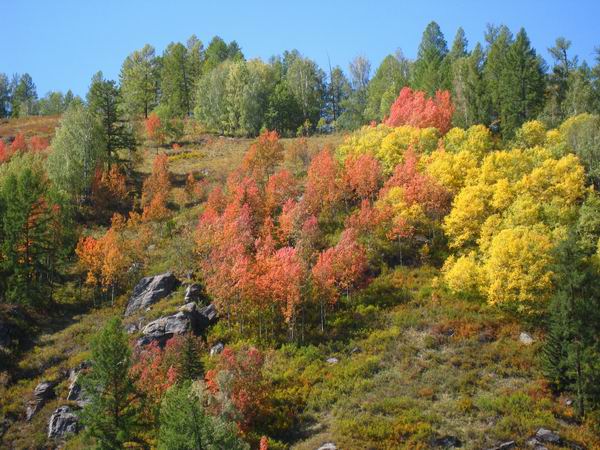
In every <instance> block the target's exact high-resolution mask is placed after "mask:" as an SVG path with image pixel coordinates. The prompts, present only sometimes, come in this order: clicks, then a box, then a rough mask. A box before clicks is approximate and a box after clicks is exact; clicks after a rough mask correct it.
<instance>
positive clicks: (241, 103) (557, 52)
mask: <svg viewBox="0 0 600 450" xmlns="http://www.w3.org/2000/svg"><path fill="white" fill-rule="evenodd" d="M570 47H571V42H570V41H569V40H567V39H565V38H562V37H560V38H558V39H557V40H556V42H555V45H554V46H553V47H551V48H549V49H548V51H549V53H550V56H551V58H552V62H551V65H550V66H549V65H548V64H547V63H546V62H545V61H544V59H543V58H542V57H541V55H540V54H539V53H538V52H536V50H535V49H534V48H533V47H532V46H531V43H530V41H529V38H528V36H527V33H526V31H525V30H524V29H521V30H520V31H518V33H517V34H516V35H514V34H513V33H512V32H511V31H510V30H509V29H508V28H507V27H506V26H488V28H487V29H486V31H485V33H484V41H483V43H479V42H478V43H476V44H475V45H474V46H472V48H470V46H469V44H468V42H467V39H466V36H465V33H464V31H463V29H462V28H459V29H458V31H457V33H456V36H455V38H454V40H453V42H452V44H451V46H450V47H449V46H448V43H447V41H446V38H445V37H444V34H443V33H442V31H441V29H440V27H439V26H438V24H437V23H435V22H431V23H430V24H429V25H428V26H427V28H426V29H425V31H424V33H423V37H422V40H421V43H420V45H419V49H418V54H417V58H416V60H414V61H411V60H409V59H407V58H406V57H404V56H403V54H402V52H401V51H397V52H396V53H395V54H393V55H388V56H387V57H386V58H385V59H384V60H383V61H382V62H381V64H380V65H379V67H378V68H377V69H376V70H375V71H374V73H373V74H372V73H371V72H372V71H371V63H370V62H369V60H368V59H366V58H365V57H363V56H358V57H356V58H355V59H354V60H353V61H352V62H351V63H350V64H349V67H348V70H347V71H344V70H343V69H342V68H341V67H339V66H334V67H328V68H327V70H323V69H322V68H320V67H319V66H318V64H317V63H316V62H315V61H312V60H311V59H309V58H307V57H304V56H303V55H302V54H300V52H298V51H297V50H292V51H285V52H284V53H283V55H280V56H273V57H271V58H270V59H269V61H268V62H264V61H261V60H260V59H252V60H246V59H245V57H244V55H243V53H242V51H241V49H240V46H239V45H238V44H237V43H236V42H235V41H232V42H230V43H226V42H225V41H223V39H221V38H219V37H215V38H213V39H212V40H211V41H210V43H209V45H208V46H206V47H205V46H204V45H203V43H202V41H200V40H199V39H198V38H197V37H196V36H192V37H191V38H190V39H189V40H188V41H187V43H186V44H185V45H184V44H182V43H179V42H178V43H171V44H169V46H168V47H167V48H166V49H165V51H164V52H163V54H162V55H157V53H156V50H155V49H154V48H153V47H152V46H150V45H146V46H144V48H142V49H140V50H136V51H134V52H133V53H131V54H130V55H129V56H128V57H127V58H126V59H125V61H124V62H123V65H122V68H121V73H120V76H119V83H116V82H113V83H114V86H115V88H116V95H118V96H119V97H120V100H119V102H120V103H121V104H122V105H121V109H122V112H123V113H124V114H126V116H127V117H128V118H130V119H132V118H140V117H144V118H147V117H148V116H149V115H150V113H151V112H153V111H154V112H156V113H157V114H158V115H159V117H160V118H161V120H163V121H168V120H172V119H174V118H180V119H181V118H185V117H191V116H194V117H195V118H196V119H197V120H198V121H200V123H201V124H202V125H204V127H205V128H206V129H207V131H212V132H217V133H221V134H228V135H241V136H256V135H258V134H259V132H260V130H261V129H270V130H276V131H278V132H279V133H280V134H281V135H295V134H307V133H311V132H315V131H320V132H329V131H333V130H340V129H346V130H352V129H356V128H359V127H360V126H362V125H364V124H367V123H369V122H371V121H377V122H380V121H382V120H383V119H384V118H385V116H386V114H387V112H388V111H389V109H390V106H391V104H392V103H393V101H394V100H395V99H396V97H397V96H398V93H399V92H400V89H401V88H402V87H404V86H409V87H411V88H413V89H416V90H420V91H424V92H425V93H427V94H429V95H431V96H432V95H434V94H435V92H436V91H438V90H448V91H450V92H451V95H452V99H453V103H454V104H455V106H456V109H455V112H454V116H453V125H455V126H460V127H469V126H471V125H474V124H485V125H488V126H490V127H491V128H492V130H494V131H500V132H501V133H502V135H503V136H504V137H508V138H511V137H513V135H514V132H515V130H516V129H517V128H518V127H520V126H521V124H523V123H524V122H525V121H527V120H531V119H540V120H542V121H543V122H544V123H545V124H546V125H547V126H549V127H555V126H557V125H559V124H560V123H561V122H562V121H563V120H564V119H565V118H566V117H569V116H571V115H575V114H580V113H585V112H587V113H598V112H600V62H599V60H598V57H597V58H596V60H595V65H594V66H590V65H588V63H586V62H585V61H583V62H579V59H578V57H577V56H576V55H573V54H571V52H570ZM72 100H73V95H72V94H71V93H70V91H69V92H67V94H65V95H64V96H63V95H62V94H61V93H57V92H51V93H49V94H47V95H46V97H44V98H43V99H40V100H38V99H37V94H36V89H35V84H34V83H33V81H32V79H31V77H30V76H29V75H28V74H25V75H23V76H21V77H18V76H15V77H13V79H12V81H10V82H9V80H8V78H7V77H6V76H5V75H0V116H8V115H12V116H19V115H24V114H57V113H60V112H62V111H64V110H65V109H66V107H67V106H68V105H69V104H70V102H71V101H72Z"/></svg>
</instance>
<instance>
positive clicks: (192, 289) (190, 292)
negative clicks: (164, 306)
mask: <svg viewBox="0 0 600 450" xmlns="http://www.w3.org/2000/svg"><path fill="white" fill-rule="evenodd" d="M201 298H202V286H200V285H199V284H189V285H188V287H186V288H185V297H184V298H183V301H184V302H185V303H189V302H198V301H200V299H201Z"/></svg>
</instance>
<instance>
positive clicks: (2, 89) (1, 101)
mask: <svg viewBox="0 0 600 450" xmlns="http://www.w3.org/2000/svg"><path fill="white" fill-rule="evenodd" d="M10 94H11V92H10V82H9V81H8V77H7V76H6V74H5V73H0V117H8V116H9V115H10V106H11V101H10Z"/></svg>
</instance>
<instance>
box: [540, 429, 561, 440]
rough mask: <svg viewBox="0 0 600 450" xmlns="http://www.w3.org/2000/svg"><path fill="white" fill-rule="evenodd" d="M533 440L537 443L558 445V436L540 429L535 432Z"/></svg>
mask: <svg viewBox="0 0 600 450" xmlns="http://www.w3.org/2000/svg"><path fill="white" fill-rule="evenodd" d="M535 438H536V439H537V440H538V441H540V442H544V443H550V444H558V443H560V436H559V435H558V434H557V433H555V432H553V431H550V430H547V429H546V428H540V429H539V430H537V431H536V432H535Z"/></svg>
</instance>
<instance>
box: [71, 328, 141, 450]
mask: <svg viewBox="0 0 600 450" xmlns="http://www.w3.org/2000/svg"><path fill="white" fill-rule="evenodd" d="M91 351H92V357H91V363H92V369H91V370H90V372H89V374H87V375H85V376H84V377H83V379H82V388H83V389H84V390H85V392H86V394H87V395H88V397H89V399H90V402H89V404H87V405H86V406H85V408H84V409H83V412H82V414H81V418H82V422H83V424H84V425H85V427H86V433H87V434H88V436H90V437H92V438H94V439H95V441H96V448H98V449H107V450H108V449H111V450H112V449H122V448H125V446H126V444H127V443H130V442H136V441H138V438H137V436H136V435H137V432H138V431H139V427H140V425H141V422H140V398H139V393H138V392H137V390H136V388H135V384H134V380H133V379H132V378H131V375H130V372H129V369H130V367H131V351H130V349H129V345H128V342H127V333H125V330H124V328H123V324H122V322H121V320H120V319H119V318H113V319H111V320H109V321H108V323H107V324H106V325H105V326H104V328H102V330H100V331H99V332H98V334H96V335H95V336H94V338H93V339H92V342H91Z"/></svg>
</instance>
